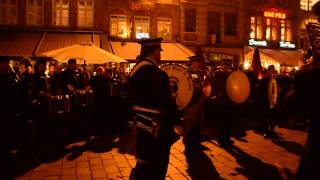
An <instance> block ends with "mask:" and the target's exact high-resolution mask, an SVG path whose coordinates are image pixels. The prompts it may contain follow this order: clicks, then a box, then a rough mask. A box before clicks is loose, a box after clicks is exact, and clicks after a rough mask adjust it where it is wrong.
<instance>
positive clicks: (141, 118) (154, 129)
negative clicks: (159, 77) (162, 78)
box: [129, 58, 161, 138]
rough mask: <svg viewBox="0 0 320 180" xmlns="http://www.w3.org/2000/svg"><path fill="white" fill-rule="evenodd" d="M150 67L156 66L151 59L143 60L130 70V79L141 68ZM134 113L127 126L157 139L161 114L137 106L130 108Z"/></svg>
mask: <svg viewBox="0 0 320 180" xmlns="http://www.w3.org/2000/svg"><path fill="white" fill-rule="evenodd" d="M145 65H152V66H156V63H155V62H154V60H153V59H149V58H145V59H144V60H142V61H140V62H138V64H137V65H136V66H135V67H134V68H133V69H132V71H131V73H130V78H132V77H133V75H134V74H135V73H136V72H137V71H138V70H139V69H140V68H141V67H143V66H145ZM132 109H133V110H134V112H135V115H134V117H133V121H129V124H130V125H132V126H134V127H137V128H139V129H141V130H144V131H146V132H148V133H150V134H151V135H152V136H153V137H154V138H157V137H158V130H159V128H160V121H159V119H160V117H161V112H160V111H159V110H157V109H150V108H146V107H142V106H138V105H134V106H133V108H132Z"/></svg>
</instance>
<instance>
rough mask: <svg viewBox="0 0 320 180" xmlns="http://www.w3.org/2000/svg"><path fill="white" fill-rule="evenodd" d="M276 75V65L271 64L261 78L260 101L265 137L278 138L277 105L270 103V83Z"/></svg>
mask: <svg viewBox="0 0 320 180" xmlns="http://www.w3.org/2000/svg"><path fill="white" fill-rule="evenodd" d="M274 75H276V69H275V67H274V65H270V66H269V67H268V69H267V71H266V73H265V75H264V77H263V78H262V80H261V85H260V86H261V91H260V92H261V94H260V96H261V101H260V105H259V106H260V111H261V112H260V113H261V120H262V124H263V125H262V126H263V128H262V130H263V133H264V137H265V138H276V137H277V136H278V135H277V133H276V131H275V128H276V124H277V122H276V118H275V108H276V107H275V106H276V105H274V104H270V101H269V93H268V89H269V83H270V80H271V78H273V76H274Z"/></svg>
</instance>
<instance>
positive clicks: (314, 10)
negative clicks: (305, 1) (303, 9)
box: [312, 1, 320, 17]
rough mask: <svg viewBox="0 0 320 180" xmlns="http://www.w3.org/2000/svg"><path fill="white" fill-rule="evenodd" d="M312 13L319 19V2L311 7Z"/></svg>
mask: <svg viewBox="0 0 320 180" xmlns="http://www.w3.org/2000/svg"><path fill="white" fill-rule="evenodd" d="M312 12H313V13H314V14H315V15H317V16H318V17H320V1H319V2H317V3H316V4H314V5H313V6H312Z"/></svg>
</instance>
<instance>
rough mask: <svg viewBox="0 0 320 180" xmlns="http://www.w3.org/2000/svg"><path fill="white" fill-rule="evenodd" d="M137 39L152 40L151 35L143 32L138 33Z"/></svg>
mask: <svg viewBox="0 0 320 180" xmlns="http://www.w3.org/2000/svg"><path fill="white" fill-rule="evenodd" d="M136 38H137V39H142V38H150V34H149V33H143V32H136Z"/></svg>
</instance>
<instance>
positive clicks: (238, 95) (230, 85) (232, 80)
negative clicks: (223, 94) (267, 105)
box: [226, 71, 250, 103]
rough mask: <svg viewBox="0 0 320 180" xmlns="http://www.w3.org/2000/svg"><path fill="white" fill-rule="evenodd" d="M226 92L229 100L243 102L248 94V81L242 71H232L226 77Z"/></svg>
mask: <svg viewBox="0 0 320 180" xmlns="http://www.w3.org/2000/svg"><path fill="white" fill-rule="evenodd" d="M226 86H227V87H226V88H227V94H228V97H229V98H230V100H231V101H233V102H235V103H243V102H245V101H246V100H247V98H248V97H249V94H250V82H249V79H248V77H247V76H246V74H244V73H243V72H242V71H234V72H232V73H231V74H230V75H229V76H228V78H227V85H226Z"/></svg>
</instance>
